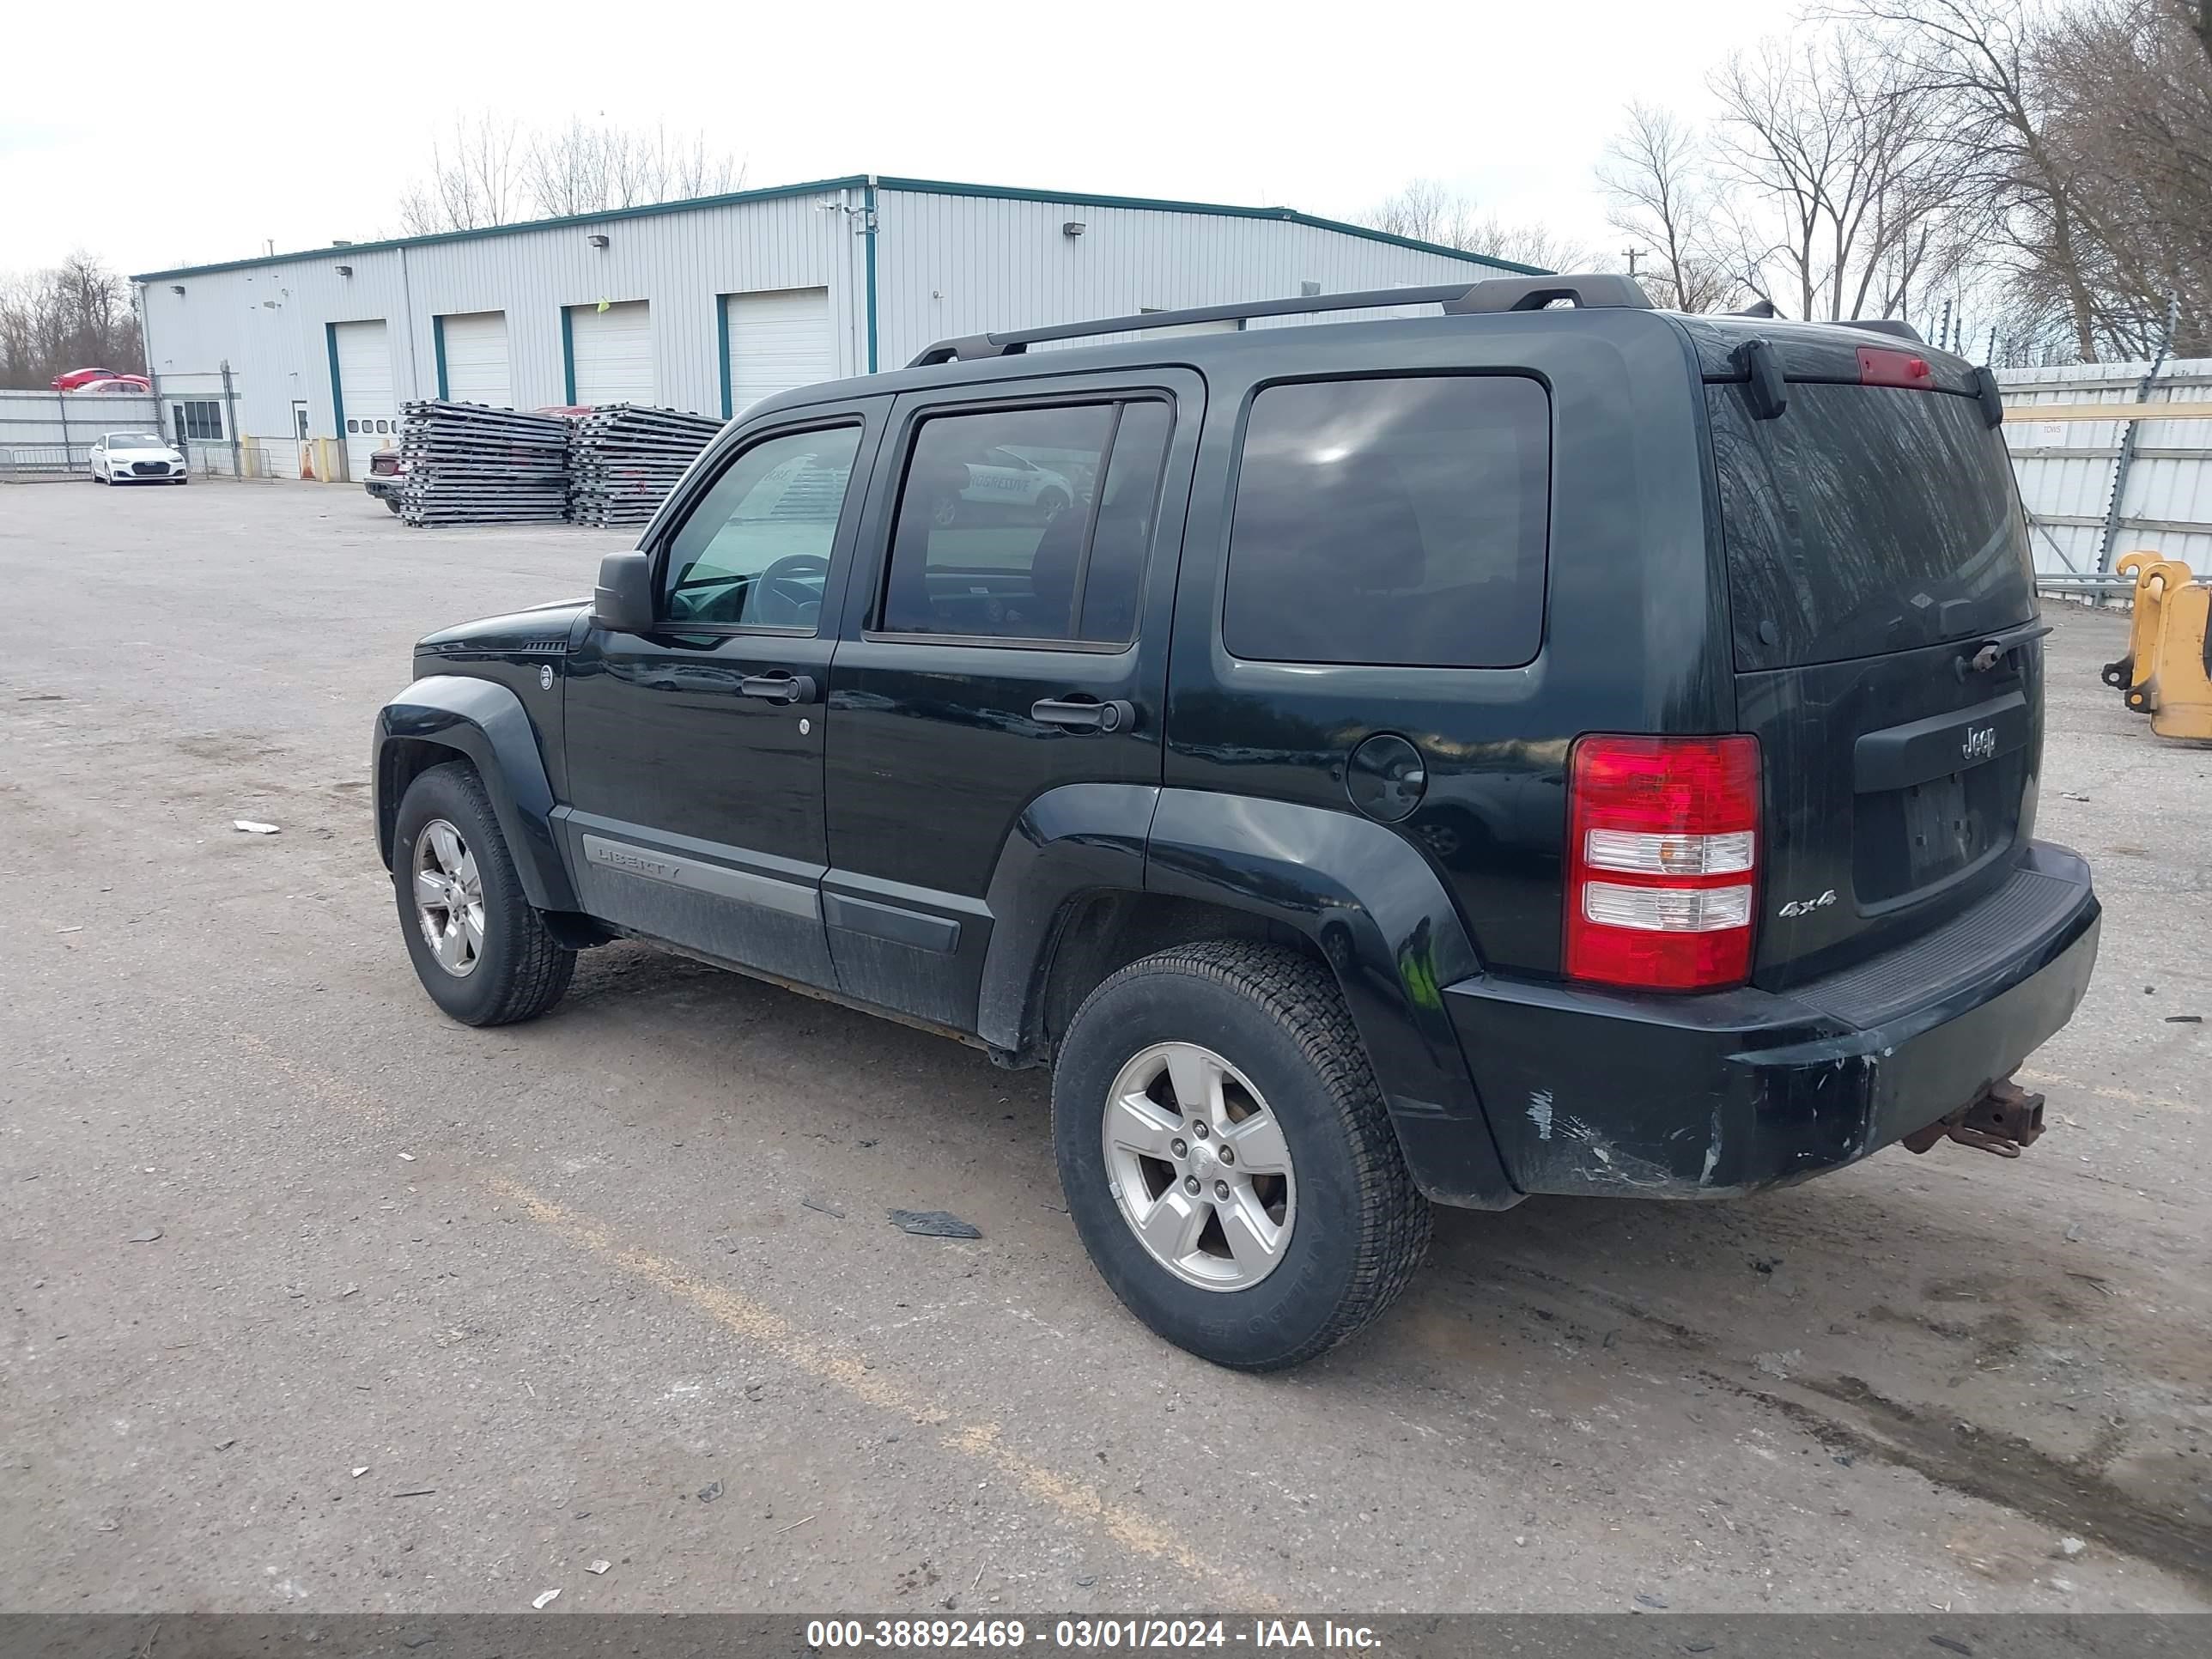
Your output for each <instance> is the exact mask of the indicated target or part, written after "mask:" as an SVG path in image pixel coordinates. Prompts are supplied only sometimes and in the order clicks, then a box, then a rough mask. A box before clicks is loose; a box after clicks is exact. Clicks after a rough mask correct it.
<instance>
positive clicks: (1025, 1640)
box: [806, 1618, 1381, 1655]
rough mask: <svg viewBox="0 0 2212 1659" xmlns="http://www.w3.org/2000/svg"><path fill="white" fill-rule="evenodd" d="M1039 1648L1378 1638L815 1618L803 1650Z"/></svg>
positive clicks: (1148, 1623)
mask: <svg viewBox="0 0 2212 1659" xmlns="http://www.w3.org/2000/svg"><path fill="white" fill-rule="evenodd" d="M1032 1642H1034V1643H1036V1644H1037V1645H1038V1646H1040V1647H1051V1648H1056V1649H1065V1650H1071V1651H1077V1652H1085V1651H1101V1650H1103V1651H1107V1652H1128V1651H1133V1650H1147V1651H1150V1650H1158V1651H1168V1652H1172V1651H1176V1650H1188V1649H1200V1648H1227V1647H1231V1646H1235V1647H1240V1648H1243V1650H1246V1651H1247V1652H1250V1653H1255V1654H1260V1655H1267V1654H1273V1653H1285V1654H1287V1653H1291V1652H1293V1651H1296V1650H1302V1649H1322V1648H1328V1649H1333V1650H1339V1651H1346V1650H1349V1651H1368V1650H1374V1649H1376V1648H1377V1647H1379V1646H1380V1645H1381V1638H1380V1636H1379V1635H1378V1634H1377V1633H1376V1632H1375V1631H1374V1630H1373V1629H1372V1628H1371V1627H1370V1626H1365V1625H1349V1624H1338V1623H1337V1622H1336V1621H1335V1620H1329V1619H1322V1620H1306V1619H1254V1620H1244V1621H1237V1622H1235V1623H1232V1622H1231V1621H1230V1620H1223V1619H1212V1618H1194V1619H1113V1618H1108V1619H1089V1618H1086V1619H1060V1620H1052V1621H1051V1622H1050V1624H1049V1625H1047V1623H1046V1621H1045V1620H1034V1621H1032V1620H1024V1619H1009V1618H996V1619H876V1620H861V1619H817V1620H811V1621H809V1623H808V1625H807V1626H806V1645H807V1646H808V1647H809V1648H811V1649H814V1650H817V1651H828V1652H834V1651H836V1650H838V1649H841V1648H842V1649H853V1650H858V1649H866V1648H875V1649H885V1648H888V1649H892V1650H909V1651H919V1650H957V1649H961V1648H969V1649H983V1650H1000V1651H1006V1650H1014V1649H1018V1648H1022V1647H1024V1646H1027V1645H1028V1644H1030V1643H1032Z"/></svg>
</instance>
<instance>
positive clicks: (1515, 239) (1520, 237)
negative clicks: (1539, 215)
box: [1353, 179, 1594, 270]
mask: <svg viewBox="0 0 2212 1659" xmlns="http://www.w3.org/2000/svg"><path fill="white" fill-rule="evenodd" d="M1353 222H1354V223H1356V224H1363V225H1366V226H1369V227H1370V228H1373V229H1376V230H1381V231H1388V232H1389V234H1391V235H1393V236H1405V237H1410V238H1411V239H1412V240H1414V241H1417V242H1433V243H1435V244H1436V245H1437V246H1439V247H1451V248H1458V249H1460V250H1461V251H1462V252H1467V253H1480V254H1481V255H1482V256H1483V257H1484V258H1491V259H1504V260H1507V261H1510V263H1512V264H1526V265H1535V266H1538V267H1540V268H1541V269H1543V270H1591V269H1593V268H1594V265H1593V261H1592V258H1591V255H1590V252H1589V249H1588V248H1586V247H1584V246H1583V245H1582V244H1581V243H1579V242H1577V241H1574V240H1571V239H1570V238H1565V237H1562V236H1560V235H1559V234H1557V233H1555V232H1553V231H1552V230H1550V229H1548V228H1546V227H1544V226H1542V225H1534V224H1519V223H1515V222H1510V221H1508V220H1504V219H1500V218H1499V217H1498V216H1497V215H1496V214H1494V213H1492V214H1486V213H1481V212H1479V211H1478V210H1477V209H1476V206H1475V202H1474V197H1471V196H1469V195H1468V194H1467V193H1466V192H1465V191H1456V190H1454V189H1452V188H1451V186H1449V185H1445V184H1443V183H1440V182H1439V181H1438V180H1437V179H1414V180H1413V182H1411V183H1410V184H1408V185H1406V187H1405V188H1404V189H1402V190H1401V191H1397V192H1396V193H1395V195H1391V196H1388V197H1384V198H1383V200H1382V201H1380V202H1378V203H1376V204H1375V205H1374V206H1373V207H1371V208H1369V209H1368V210H1366V211H1365V212H1364V213H1361V214H1358V215H1357V216H1355V217H1354V219H1353Z"/></svg>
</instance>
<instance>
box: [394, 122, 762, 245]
mask: <svg viewBox="0 0 2212 1659" xmlns="http://www.w3.org/2000/svg"><path fill="white" fill-rule="evenodd" d="M743 180H744V166H743V164H742V163H741V162H739V161H738V160H737V159H736V158H735V157H733V156H732V155H728V154H727V153H726V152H720V151H715V150H712V149H709V148H708V143H707V140H706V136H705V134H703V133H692V134H689V135H686V134H682V133H675V134H671V132H669V131H668V130H667V129H666V128H665V127H659V126H656V127H653V128H651V129H649V130H647V129H642V128H629V127H623V126H620V125H616V124H614V123H611V122H605V121H602V122H598V123H593V122H589V121H586V120H585V119H584V118H582V117H580V116H575V117H571V118H569V119H568V121H567V122H565V123H564V124H562V125H560V126H557V127H553V128H550V129H547V130H544V131H538V132H534V133H525V132H524V131H522V130H521V129H520V128H519V127H518V126H517V125H515V124H514V123H513V122H501V121H499V120H496V119H495V118H492V117H490V116H489V115H479V116H476V117H466V116H464V117H458V118H456V119H455V121H454V123H453V133H452V136H451V137H449V138H448V139H447V140H445V141H443V142H441V143H438V144H436V145H434V146H433V149H432V152H431V171H430V176H429V178H428V179H427V180H425V181H424V182H422V183H421V184H419V185H416V186H415V187H414V188H412V189H411V190H410V191H409V192H408V193H407V195H406V196H405V197H404V198H403V199H402V201H401V204H400V220H401V223H402V226H403V228H404V229H405V230H406V231H408V232H409V233H410V234H421V233H423V232H426V231H438V230H477V229H482V228H485V227H487V226H490V225H501V224H511V223H513V222H515V221H517V220H519V219H524V218H562V217H568V216H574V215H576V214H580V213H599V212H602V211H605V210H607V209H609V208H625V207H641V206H644V205H646V204H650V203H653V202H671V201H679V200H683V199H684V198H686V197H696V196H713V195H720V194H721V193H722V192H724V191H731V190H734V189H736V188H738V185H740V184H741V183H742V182H743Z"/></svg>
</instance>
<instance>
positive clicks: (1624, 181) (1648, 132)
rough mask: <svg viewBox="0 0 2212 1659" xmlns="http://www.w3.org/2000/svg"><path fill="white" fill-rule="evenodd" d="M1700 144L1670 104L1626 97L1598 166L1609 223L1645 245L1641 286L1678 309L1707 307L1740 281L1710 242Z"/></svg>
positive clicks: (1707, 182)
mask: <svg viewBox="0 0 2212 1659" xmlns="http://www.w3.org/2000/svg"><path fill="white" fill-rule="evenodd" d="M1705 161H1706V158H1705V145H1704V143H1703V142H1702V141H1701V140H1700V139H1699V137H1698V135H1697V133H1696V132H1695V131H1693V130H1692V128H1691V127H1690V126H1689V125H1687V124H1686V123H1685V122H1684V121H1683V120H1682V119H1681V118H1680V117H1679V116H1677V115H1675V114H1674V112H1672V111H1669V110H1664V109H1661V108H1658V107H1656V106H1653V105H1649V104H1631V105H1630V106H1628V119H1627V122H1626V125H1624V126H1623V127H1622V129H1621V131H1620V133H1618V134H1617V135H1616V136H1615V137H1614V138H1613V142H1612V143H1611V144H1609V145H1608V146H1607V151H1606V159H1605V161H1603V162H1602V163H1601V164H1600V166H1599V168H1598V175H1597V176H1598V185H1599V187H1600V188H1601V190H1603V191H1605V193H1606V197H1607V201H1608V202H1609V203H1610V210H1609V211H1608V212H1607V215H1606V221H1607V223H1608V224H1610V225H1612V226H1613V228H1614V229H1616V230H1619V231H1621V232H1623V233H1625V234H1627V235H1629V236H1632V237H1634V238H1636V239H1638V240H1640V241H1644V242H1648V243H1650V245H1651V249H1652V253H1653V256H1654V257H1655V258H1656V259H1657V261H1658V268H1657V270H1655V271H1652V272H1650V273H1646V274H1644V276H1645V286H1646V287H1648V288H1650V289H1653V290H1654V297H1655V298H1656V299H1657V300H1658V301H1659V302H1660V303H1661V304H1662V305H1663V306H1667V307H1670V308H1672V309H1674V310H1676V311H1713V310H1717V309H1718V308H1719V307H1722V306H1724V305H1726V304H1727V303H1728V302H1729V300H1730V299H1731V298H1733V297H1734V295H1735V293H1736V292H1737V289H1738V288H1739V286H1740V285H1739V283H1737V281H1736V280H1735V278H1734V277H1733V276H1729V272H1728V268H1727V265H1726V264H1725V263H1724V262H1723V260H1722V259H1721V258H1720V257H1719V256H1718V253H1717V250H1716V246H1715V239H1714V232H1713V201H1712V195H1713V185H1712V179H1711V174H1710V173H1708V172H1707V171H1706V167H1705Z"/></svg>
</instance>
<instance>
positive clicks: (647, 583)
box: [592, 552, 653, 634]
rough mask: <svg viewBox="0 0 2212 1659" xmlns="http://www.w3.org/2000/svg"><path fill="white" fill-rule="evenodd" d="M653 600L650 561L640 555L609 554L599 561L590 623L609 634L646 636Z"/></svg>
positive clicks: (649, 627)
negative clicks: (597, 584) (596, 586)
mask: <svg viewBox="0 0 2212 1659" xmlns="http://www.w3.org/2000/svg"><path fill="white" fill-rule="evenodd" d="M592 622H593V623H596V624H598V625H599V627H601V628H604V629H606V630H607V632H609V633H610V634H649V633H651V632H652V631H653V560H652V559H651V558H650V557H649V556H647V555H646V554H643V553H635V552H632V553H610V554H608V555H607V556H605V558H603V559H601V560H600V561H599V586H598V588H597V589H596V590H595V591H594V592H592Z"/></svg>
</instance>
